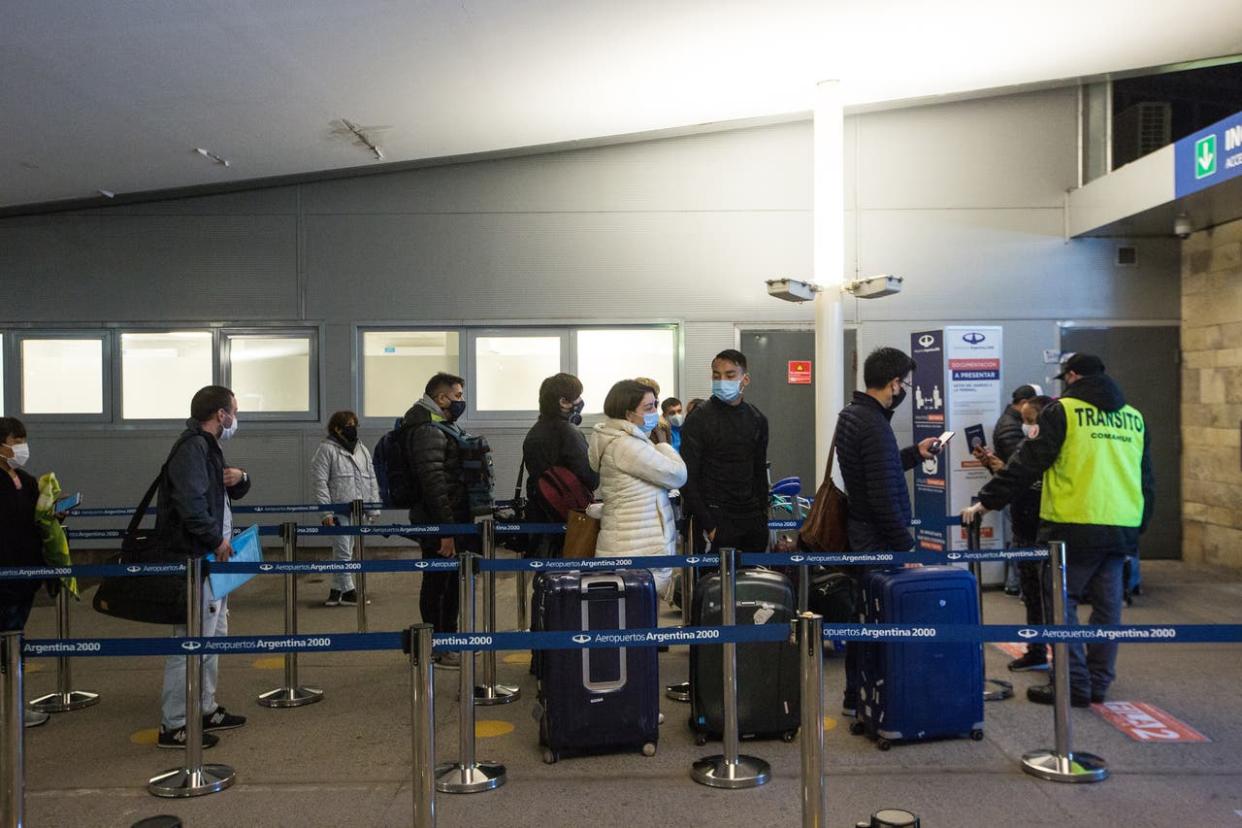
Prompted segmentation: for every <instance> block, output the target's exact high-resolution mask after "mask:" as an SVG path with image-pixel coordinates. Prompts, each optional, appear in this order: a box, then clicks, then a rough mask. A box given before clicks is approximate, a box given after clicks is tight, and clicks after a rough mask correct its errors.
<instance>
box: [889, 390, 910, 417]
mask: <svg viewBox="0 0 1242 828" xmlns="http://www.w3.org/2000/svg"><path fill="white" fill-rule="evenodd" d="M905 400H906V387H905V386H904V385H903V386H901V390H900V391H898V392H897V393H896V394H894V395H893V401H892V403H891V404H890V405H889V406H888V407H889V409H890V410H892V411H896V410H897V406H899V405H901V404H902V403H903V402H905Z"/></svg>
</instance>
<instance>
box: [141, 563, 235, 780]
mask: <svg viewBox="0 0 1242 828" xmlns="http://www.w3.org/2000/svg"><path fill="white" fill-rule="evenodd" d="M185 580H186V584H185V597H186V601H185V603H186V634H187V637H189V638H193V639H198V638H201V637H202V635H203V559H202V558H200V557H198V556H196V555H191V556H190V557H189V558H187V559H186V566H185ZM184 658H185V764H184V765H183V766H182V767H179V768H173V769H172V770H167V771H164V772H163V773H161V774H160V775H158V776H153V777H152V778H151V779H150V781H148V782H147V791H148V792H150V793H151V794H152V795H154V796H160V797H169V798H173V799H182V798H185V797H190V796H202V795H203V794H210V793H216V792H218V791H222V790H224V789H225V788H227V787H229V786H230V785H232V784H233V782H234V781H235V780H236V779H237V775H236V774H235V773H234V772H233V769H232V768H231V767H229V766H228V765H204V764H203V698H202V691H201V690H200V688H201V687H202V683H203V656H202V654H201V652H200V651H199V650H198V649H189V650H188V651H187V654H186V655H185V656H184Z"/></svg>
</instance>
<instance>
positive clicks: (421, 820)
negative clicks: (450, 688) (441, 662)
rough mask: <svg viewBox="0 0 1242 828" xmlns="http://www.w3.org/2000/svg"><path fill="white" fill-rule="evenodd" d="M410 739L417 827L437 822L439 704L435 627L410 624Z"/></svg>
mask: <svg viewBox="0 0 1242 828" xmlns="http://www.w3.org/2000/svg"><path fill="white" fill-rule="evenodd" d="M409 637H410V639H409V640H410V731H411V732H410V737H411V738H410V741H411V742H412V743H413V746H414V748H413V750H414V756H413V760H414V761H413V780H412V785H411V788H412V789H413V792H414V828H435V824H436V716H435V710H436V703H435V691H436V683H435V680H434V666H433V664H432V659H431V655H432V653H431V650H432V627H431V625H430V624H415V625H414V626H412V627H410V631H409Z"/></svg>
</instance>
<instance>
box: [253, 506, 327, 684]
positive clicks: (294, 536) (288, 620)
mask: <svg viewBox="0 0 1242 828" xmlns="http://www.w3.org/2000/svg"><path fill="white" fill-rule="evenodd" d="M280 539H281V540H282V541H283V542H284V545H285V563H293V562H294V559H295V558H296V557H297V545H298V525H297V524H296V523H282V524H281V525H280ZM297 634H298V580H297V575H294V574H293V573H292V572H289V573H287V574H286V575H285V635H297ZM322 700H323V691H322V690H320V689H319V688H318V687H302V686H301V685H299V684H298V654H297V653H295V652H288V653H285V683H284V684H283V685H281V686H280V687H277V688H276V689H275V690H268V691H267V692H266V693H263V694H261V695H260V696H259V704H261V705H263V706H264V707H277V708H285V707H301V706H302V705H304V704H314V703H315V702H317V701H322Z"/></svg>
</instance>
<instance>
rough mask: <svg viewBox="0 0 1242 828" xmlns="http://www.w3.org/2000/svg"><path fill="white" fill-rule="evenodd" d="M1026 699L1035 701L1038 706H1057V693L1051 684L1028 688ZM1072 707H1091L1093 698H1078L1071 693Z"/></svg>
mask: <svg viewBox="0 0 1242 828" xmlns="http://www.w3.org/2000/svg"><path fill="white" fill-rule="evenodd" d="M1026 698H1027V700H1028V701H1033V702H1035V703H1036V704H1055V703H1056V691H1055V690H1054V689H1053V687H1052V685H1051V684H1037V685H1035V686H1034V687H1028V688H1026ZM1070 706H1071V707H1090V706H1091V697H1090V696H1078V695H1075V694H1074V693H1070Z"/></svg>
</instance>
